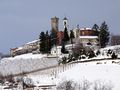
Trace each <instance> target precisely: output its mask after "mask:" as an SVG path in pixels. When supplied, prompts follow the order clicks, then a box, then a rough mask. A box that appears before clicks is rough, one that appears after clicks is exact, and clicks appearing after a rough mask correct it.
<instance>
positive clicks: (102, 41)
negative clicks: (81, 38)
mask: <svg viewBox="0 0 120 90" xmlns="http://www.w3.org/2000/svg"><path fill="white" fill-rule="evenodd" d="M92 30H94V31H95V34H96V36H98V42H99V45H100V47H101V48H104V47H106V45H108V42H109V38H110V37H109V35H110V32H109V28H108V25H107V24H106V22H105V21H104V22H103V23H102V24H101V25H100V26H98V25H97V24H94V25H93V27H92ZM73 38H75V36H74V32H73V30H70V35H69V34H68V29H67V27H65V28H64V31H63V38H62V41H61V46H62V48H61V52H62V53H65V52H66V49H65V45H66V44H67V42H68V41H70V42H71V44H73ZM39 40H40V48H39V51H40V52H41V53H50V50H51V48H52V47H53V46H56V45H57V42H58V37H57V32H55V31H54V30H51V31H50V32H48V31H46V32H43V31H42V32H41V33H40V35H39Z"/></svg>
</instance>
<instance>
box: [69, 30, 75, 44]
mask: <svg viewBox="0 0 120 90" xmlns="http://www.w3.org/2000/svg"><path fill="white" fill-rule="evenodd" d="M73 38H75V36H74V32H73V30H70V40H71V44H73Z"/></svg>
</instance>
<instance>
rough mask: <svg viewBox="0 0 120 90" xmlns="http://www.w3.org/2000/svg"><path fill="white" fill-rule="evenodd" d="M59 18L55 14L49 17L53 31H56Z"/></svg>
mask: <svg viewBox="0 0 120 90" xmlns="http://www.w3.org/2000/svg"><path fill="white" fill-rule="evenodd" d="M58 24H59V18H57V17H56V16H55V17H53V18H51V30H52V31H54V32H57V31H58Z"/></svg>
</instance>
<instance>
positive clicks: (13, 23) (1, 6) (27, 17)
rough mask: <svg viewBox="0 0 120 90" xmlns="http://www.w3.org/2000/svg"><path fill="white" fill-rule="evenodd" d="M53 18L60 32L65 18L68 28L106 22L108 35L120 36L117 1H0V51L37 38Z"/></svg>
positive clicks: (119, 12) (5, 50)
mask: <svg viewBox="0 0 120 90" xmlns="http://www.w3.org/2000/svg"><path fill="white" fill-rule="evenodd" d="M54 16H57V17H59V19H60V21H59V25H60V26H59V28H60V29H62V28H63V26H62V19H63V18H64V16H66V17H67V18H68V20H69V21H68V22H69V26H70V28H73V27H76V25H77V24H79V26H80V27H81V28H82V27H92V26H93V24H95V23H97V24H98V25H100V24H101V23H102V22H103V21H106V23H107V24H108V26H109V31H110V32H111V33H114V34H120V31H119V26H120V0H0V52H3V53H8V52H9V50H10V48H13V47H18V46H21V45H23V44H24V43H27V42H29V41H32V40H34V39H37V38H38V37H39V33H40V32H41V31H46V30H50V29H51V27H50V18H51V17H54Z"/></svg>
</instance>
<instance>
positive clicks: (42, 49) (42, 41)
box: [39, 32, 46, 53]
mask: <svg viewBox="0 0 120 90" xmlns="http://www.w3.org/2000/svg"><path fill="white" fill-rule="evenodd" d="M39 39H40V49H39V50H40V52H41V53H45V48H46V47H45V39H46V38H45V33H44V32H41V33H40V36H39Z"/></svg>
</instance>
